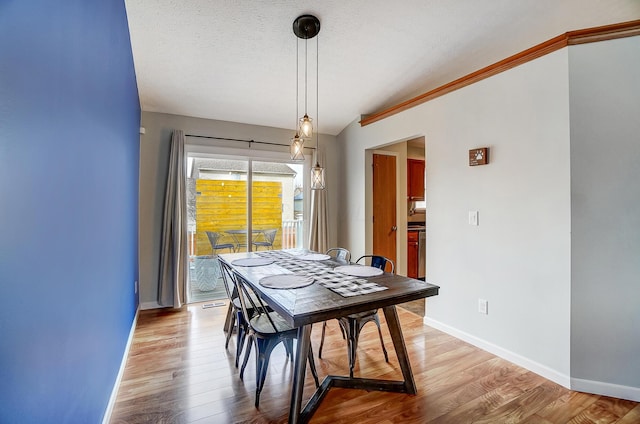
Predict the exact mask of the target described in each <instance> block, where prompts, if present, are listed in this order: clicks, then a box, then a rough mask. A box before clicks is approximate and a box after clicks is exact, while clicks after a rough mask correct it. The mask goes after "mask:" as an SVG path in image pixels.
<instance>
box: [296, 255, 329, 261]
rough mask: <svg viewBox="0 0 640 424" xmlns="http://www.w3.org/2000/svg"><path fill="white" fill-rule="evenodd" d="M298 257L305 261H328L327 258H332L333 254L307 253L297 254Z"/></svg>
mask: <svg viewBox="0 0 640 424" xmlns="http://www.w3.org/2000/svg"><path fill="white" fill-rule="evenodd" d="M296 259H301V260H303V261H326V260H327V259H331V256H329V255H325V254H323V253H307V254H305V255H300V256H296Z"/></svg>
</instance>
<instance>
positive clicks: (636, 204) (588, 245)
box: [569, 37, 640, 399]
mask: <svg viewBox="0 0 640 424" xmlns="http://www.w3.org/2000/svg"><path fill="white" fill-rule="evenodd" d="M569 65H570V66H569V68H570V73H569V75H570V89H571V91H570V101H571V103H570V104H571V191H572V196H571V211H572V213H571V220H572V228H571V231H572V248H571V250H572V263H571V273H572V293H571V305H572V318H571V376H572V378H573V383H574V386H575V387H577V388H580V389H583V390H588V391H601V389H602V385H601V384H599V382H606V383H609V384H613V385H617V386H627V387H629V386H631V387H635V388H636V389H635V393H636V399H640V84H639V82H638V78H639V76H640V37H632V38H624V39H619V40H611V41H606V42H601V43H593V44H585V45H579V46H573V47H571V48H570V50H569ZM614 388H615V389H616V390H620V389H622V390H623V391H624V390H625V388H624V387H614Z"/></svg>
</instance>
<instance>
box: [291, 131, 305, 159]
mask: <svg viewBox="0 0 640 424" xmlns="http://www.w3.org/2000/svg"><path fill="white" fill-rule="evenodd" d="M303 145H304V139H303V138H300V136H299V135H298V133H296V135H295V136H294V137H293V138H292V139H291V160H304V153H303V150H302V148H303Z"/></svg>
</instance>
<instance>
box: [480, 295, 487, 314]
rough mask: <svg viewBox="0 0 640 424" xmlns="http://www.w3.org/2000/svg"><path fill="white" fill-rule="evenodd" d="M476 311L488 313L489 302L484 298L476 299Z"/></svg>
mask: <svg viewBox="0 0 640 424" xmlns="http://www.w3.org/2000/svg"><path fill="white" fill-rule="evenodd" d="M478 312H480V313H481V314H484V315H487V314H488V313H489V302H487V301H486V300H485V299H478Z"/></svg>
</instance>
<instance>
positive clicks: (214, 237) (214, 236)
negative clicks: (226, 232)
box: [206, 231, 222, 249]
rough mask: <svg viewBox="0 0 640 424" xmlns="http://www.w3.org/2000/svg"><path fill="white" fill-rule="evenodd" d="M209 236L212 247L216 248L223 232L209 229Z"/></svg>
mask: <svg viewBox="0 0 640 424" xmlns="http://www.w3.org/2000/svg"><path fill="white" fill-rule="evenodd" d="M206 233H207V237H208V238H209V243H211V248H212V249H215V248H216V246H217V245H218V240H220V238H221V237H222V233H219V232H217V231H207V232H206Z"/></svg>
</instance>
